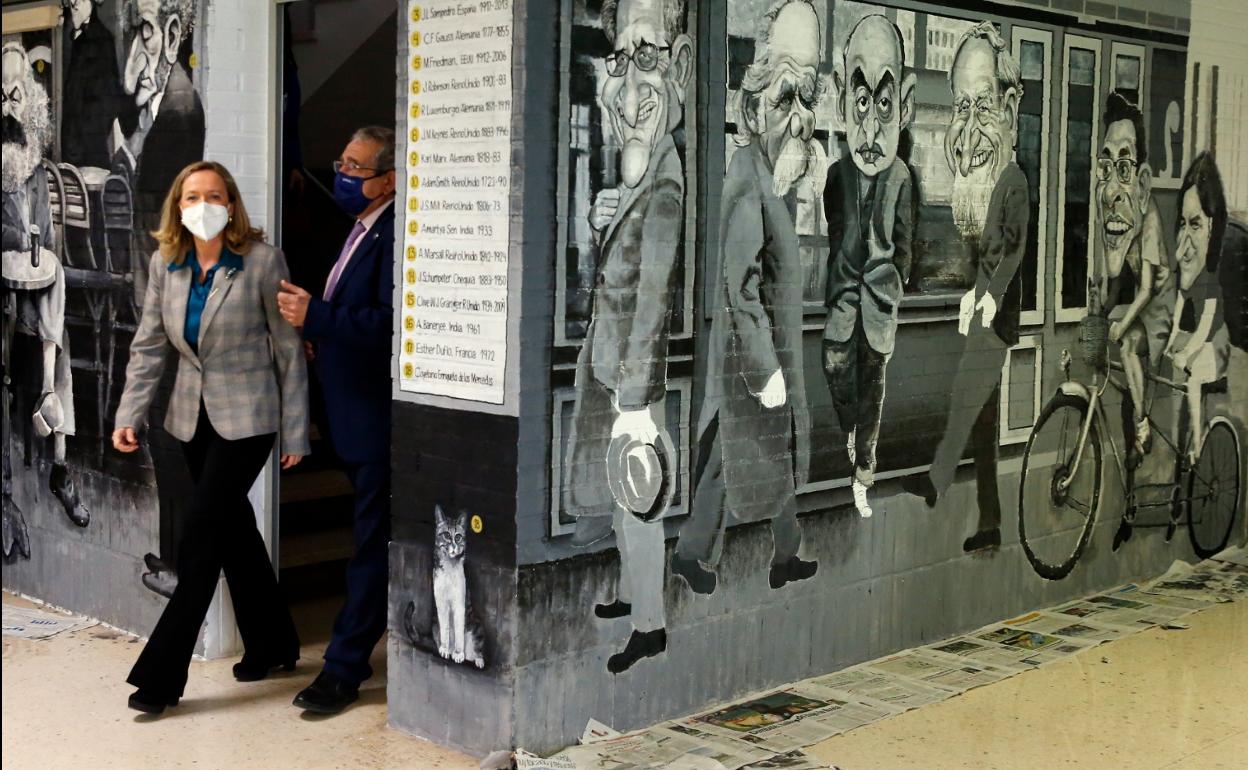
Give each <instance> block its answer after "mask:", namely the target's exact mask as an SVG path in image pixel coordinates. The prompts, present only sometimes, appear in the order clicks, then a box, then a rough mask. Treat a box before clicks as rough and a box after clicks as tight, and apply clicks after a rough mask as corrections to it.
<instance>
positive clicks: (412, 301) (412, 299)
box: [403, 291, 416, 307]
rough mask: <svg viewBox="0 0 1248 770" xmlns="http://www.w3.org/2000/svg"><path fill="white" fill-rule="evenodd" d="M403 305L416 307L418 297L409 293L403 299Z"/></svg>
mask: <svg viewBox="0 0 1248 770" xmlns="http://www.w3.org/2000/svg"><path fill="white" fill-rule="evenodd" d="M403 304H404V305H407V306H408V307H416V295H415V294H413V293H412V292H410V291H409V292H408V293H407V295H406V296H405V297H403Z"/></svg>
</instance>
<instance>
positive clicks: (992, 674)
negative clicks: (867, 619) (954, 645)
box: [865, 648, 1017, 694]
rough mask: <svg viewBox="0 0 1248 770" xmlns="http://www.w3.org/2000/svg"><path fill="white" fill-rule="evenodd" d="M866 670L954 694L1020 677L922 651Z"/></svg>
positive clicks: (1005, 670) (885, 660)
mask: <svg viewBox="0 0 1248 770" xmlns="http://www.w3.org/2000/svg"><path fill="white" fill-rule="evenodd" d="M865 668H868V669H871V670H872V671H879V672H883V673H886V674H891V675H894V676H900V677H904V678H906V679H912V680H915V681H918V682H923V683H925V684H928V685H931V686H934V687H940V688H943V689H946V690H948V691H949V692H950V693H953V694H957V693H963V692H966V691H967V690H973V689H975V688H976V687H982V686H984V685H986V684H992V683H993V682H999V681H1001V680H1002V679H1006V678H1007V677H1010V676H1013V675H1014V674H1015V673H1017V672H1015V671H1013V670H1010V669H1008V668H999V667H997V666H993V665H989V664H987V663H975V662H972V661H964V660H954V659H952V658H948V657H943V656H939V655H936V654H934V653H932V652H930V651H928V650H924V649H922V648H920V649H916V650H906V651H905V652H901V653H898V654H896V655H892V656H889V657H887V658H881V659H880V660H876V661H872V662H871V663H868V664H866V666H865Z"/></svg>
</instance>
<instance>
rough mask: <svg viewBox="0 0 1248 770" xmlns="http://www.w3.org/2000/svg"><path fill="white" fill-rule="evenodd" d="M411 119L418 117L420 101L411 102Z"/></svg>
mask: <svg viewBox="0 0 1248 770" xmlns="http://www.w3.org/2000/svg"><path fill="white" fill-rule="evenodd" d="M411 114H412V120H415V119H416V118H419V117H420V103H419V102H412V113H411Z"/></svg>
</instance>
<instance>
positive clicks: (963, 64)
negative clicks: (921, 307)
mask: <svg viewBox="0 0 1248 770" xmlns="http://www.w3.org/2000/svg"><path fill="white" fill-rule="evenodd" d="M949 88H950V90H951V91H952V94H953V120H952V122H951V123H950V125H949V131H948V133H947V134H946V136H945V159H946V161H948V163H949V167H950V168H951V169H953V217H954V222H955V224H956V225H957V227H958V230H959V232H960V233H961V234H962V237H963V239H964V240H965V241H966V242H967V244H968V246H969V247H970V249H971V252H972V255H973V263H974V265H975V285H974V286H973V287H972V288H971V289H970V290H969V291H967V292H966V294H965V295H963V297H962V301H961V306H960V309H959V313H958V332H959V333H960V334H962V335H963V336H965V337H966V343H965V345H964V348H963V351H962V358H961V360H960V361H959V363H958V369H957V374H956V375H955V376H954V379H953V393H952V396H951V405H950V408H949V416H948V421H947V422H946V425H945V432H944V436H943V438H941V441H940V444H939V446H937V448H936V456H935V458H934V459H933V460H932V465H931V469H930V470H929V471H928V473H927V474H925V475H923V476H918V477H911V478H910V479H907V481H906V482H905V486H906V489H907V490H908V491H910V492H913V493H915V494H919V495H921V496H923V497H924V499H925V500H926V502H927V504H928V506H931V507H934V506H935V505H936V501H937V499H938V498H939V496H940V495H942V494H944V492H945V491H946V490H947V489H948V488H949V485H950V484H952V483H953V476H954V472H955V471H956V469H957V466H958V462H959V461H960V460H961V458H962V452H963V451H964V450H965V448H966V442H967V438H968V437H970V438H971V440H972V441H973V443H974V454H975V475H976V481H977V487H978V503H979V525H978V527H977V528H976V531H975V533H974V534H972V535H971V536H970V537H968V538H967V539H966V541H965V542H964V543H963V546H962V547H963V549H964V550H965V551H967V552H972V551H978V550H982V549H988V548H996V547H998V546H1000V544H1001V529H1000V526H1001V500H1000V496H999V494H998V492H997V444H998V436H999V426H998V422H999V419H1000V389H1001V369H1002V367H1003V366H1004V365H1005V359H1006V356H1007V354H1008V353H1009V350H1010V346H1012V345H1014V344H1015V343H1016V342H1018V321H1019V312H1020V304H1021V303H1020V299H1021V289H1020V286H1019V277H1018V268H1019V265H1020V264H1021V263H1022V260H1023V253H1024V252H1025V251H1026V240H1027V226H1028V219H1029V216H1030V215H1029V211H1030V209H1029V208H1028V190H1027V178H1026V177H1025V176H1024V175H1023V171H1022V169H1021V168H1019V167H1018V165H1017V164H1016V163H1015V162H1014V146H1015V144H1017V141H1018V105H1019V101H1020V100H1021V99H1022V96H1023V86H1022V81H1021V72H1020V69H1019V66H1018V62H1017V61H1016V60H1015V59H1014V57H1013V56H1012V55H1011V54H1010V49H1009V44H1008V43H1007V42H1006V41H1005V39H1004V38H1002V37H1001V34H1000V33H999V32H998V31H997V29H996V27H994V26H993V24H992V22H980V23H979V24H976V25H975V26H974V27H972V28H970V29H969V30H967V31H966V33H964V34H963V35H962V38H961V40H959V41H958V45H957V48H956V49H954V57H953V66H952V68H951V69H950V70H949Z"/></svg>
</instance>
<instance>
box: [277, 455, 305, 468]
mask: <svg viewBox="0 0 1248 770" xmlns="http://www.w3.org/2000/svg"><path fill="white" fill-rule="evenodd" d="M302 459H303V455H282V470H284V471H286V470H290V469H291V468H293V467H295V466H296V465H298V464H299V461H300V460H302Z"/></svg>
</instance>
